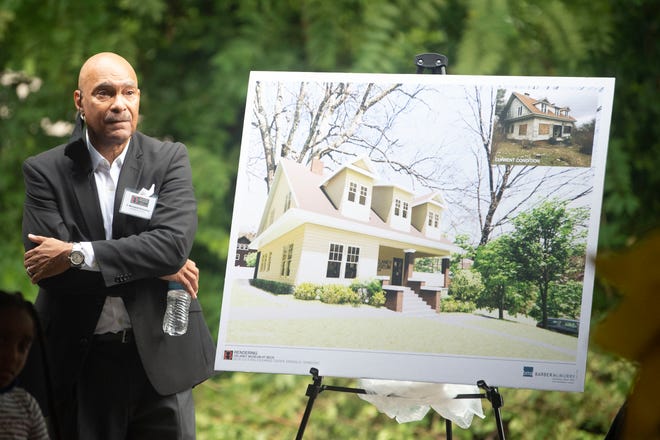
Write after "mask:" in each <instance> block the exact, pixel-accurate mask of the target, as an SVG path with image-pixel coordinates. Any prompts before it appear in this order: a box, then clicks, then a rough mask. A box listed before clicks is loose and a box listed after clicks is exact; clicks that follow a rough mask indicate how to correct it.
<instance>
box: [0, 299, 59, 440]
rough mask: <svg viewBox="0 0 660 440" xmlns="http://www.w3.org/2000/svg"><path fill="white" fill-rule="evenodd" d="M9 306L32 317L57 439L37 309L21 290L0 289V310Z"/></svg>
mask: <svg viewBox="0 0 660 440" xmlns="http://www.w3.org/2000/svg"><path fill="white" fill-rule="evenodd" d="M9 308H15V309H18V310H25V311H26V312H28V314H29V315H30V317H31V318H32V322H33V323H34V331H35V336H36V339H37V340H38V342H39V344H38V345H39V351H40V352H41V357H42V361H43V370H44V376H45V383H46V398H47V400H48V406H49V407H50V409H51V411H50V413H51V423H52V426H53V432H52V433H51V435H52V436H53V439H55V440H59V439H61V438H62V437H61V434H60V430H59V421H58V417H57V414H56V413H55V411H53V410H52V409H53V408H54V402H53V385H52V380H51V377H50V366H49V364H48V361H47V357H46V356H47V355H46V351H45V338H44V333H43V330H42V328H41V324H40V321H39V316H38V315H37V311H36V309H35V308H34V305H33V304H32V303H31V302H30V301H28V300H26V299H25V298H24V297H23V294H22V293H21V292H7V291H5V290H0V310H5V309H9Z"/></svg>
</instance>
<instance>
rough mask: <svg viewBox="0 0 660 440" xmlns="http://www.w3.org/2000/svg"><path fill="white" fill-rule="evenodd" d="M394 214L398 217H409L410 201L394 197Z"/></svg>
mask: <svg viewBox="0 0 660 440" xmlns="http://www.w3.org/2000/svg"><path fill="white" fill-rule="evenodd" d="M394 215H396V216H397V217H403V218H408V202H404V201H401V200H400V199H394Z"/></svg>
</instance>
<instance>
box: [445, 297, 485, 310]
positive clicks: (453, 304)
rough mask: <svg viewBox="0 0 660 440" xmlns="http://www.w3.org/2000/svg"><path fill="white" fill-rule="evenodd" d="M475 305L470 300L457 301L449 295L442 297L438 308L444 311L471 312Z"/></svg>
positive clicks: (475, 307)
mask: <svg viewBox="0 0 660 440" xmlns="http://www.w3.org/2000/svg"><path fill="white" fill-rule="evenodd" d="M476 309H477V306H476V305H475V304H474V302H472V301H459V300H457V299H454V298H452V297H451V296H449V297H447V298H443V299H442V303H441V305H440V310H441V311H442V312H445V313H472V312H474V311H475V310H476Z"/></svg>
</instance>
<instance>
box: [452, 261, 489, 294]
mask: <svg viewBox="0 0 660 440" xmlns="http://www.w3.org/2000/svg"><path fill="white" fill-rule="evenodd" d="M483 289H484V284H483V282H482V281H481V275H480V274H479V272H477V271H475V270H472V269H463V270H459V271H458V272H456V273H455V274H454V276H453V277H452V280H451V283H450V284H449V294H450V295H451V296H452V297H453V298H454V299H456V300H458V301H472V302H476V300H477V298H479V296H480V295H481V292H482V291H483Z"/></svg>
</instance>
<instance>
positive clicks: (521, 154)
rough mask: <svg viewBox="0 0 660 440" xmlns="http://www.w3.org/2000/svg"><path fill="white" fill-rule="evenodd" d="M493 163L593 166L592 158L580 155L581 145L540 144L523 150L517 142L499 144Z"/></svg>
mask: <svg viewBox="0 0 660 440" xmlns="http://www.w3.org/2000/svg"><path fill="white" fill-rule="evenodd" d="M493 162H494V163H495V164H497V165H537V166H565V167H566V166H570V167H588V166H591V156H590V155H587V154H582V153H580V146H579V145H570V146H565V145H550V144H540V145H534V146H531V147H529V148H523V147H522V145H521V144H518V143H515V142H499V143H498V144H497V152H496V153H495V158H494V159H493Z"/></svg>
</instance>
